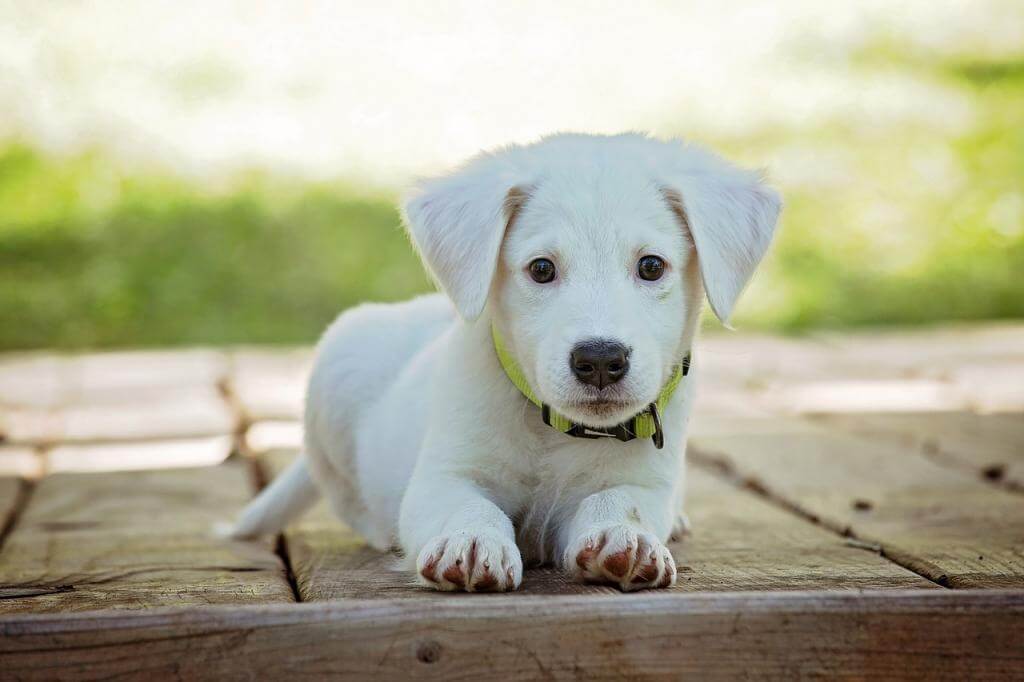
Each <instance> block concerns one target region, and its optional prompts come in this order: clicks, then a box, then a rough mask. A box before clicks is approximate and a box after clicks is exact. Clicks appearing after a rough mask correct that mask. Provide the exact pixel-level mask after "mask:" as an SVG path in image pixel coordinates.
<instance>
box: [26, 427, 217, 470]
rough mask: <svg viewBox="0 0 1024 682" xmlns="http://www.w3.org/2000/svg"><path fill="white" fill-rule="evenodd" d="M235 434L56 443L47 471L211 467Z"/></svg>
mask: <svg viewBox="0 0 1024 682" xmlns="http://www.w3.org/2000/svg"><path fill="white" fill-rule="evenodd" d="M233 446H234V437H233V436H230V435H224V436H212V437H207V438H176V439H174V440H150V441H141V442H115V443H90V444H69V445H58V446H56V447H53V448H50V449H48V450H47V452H46V461H47V470H48V471H49V473H54V474H56V473H85V472H95V471H132V470H143V469H172V468H178V467H195V466H213V465H215V464H220V463H221V462H223V461H224V460H225V459H227V457H228V455H229V454H230V453H231V449H232V447H233Z"/></svg>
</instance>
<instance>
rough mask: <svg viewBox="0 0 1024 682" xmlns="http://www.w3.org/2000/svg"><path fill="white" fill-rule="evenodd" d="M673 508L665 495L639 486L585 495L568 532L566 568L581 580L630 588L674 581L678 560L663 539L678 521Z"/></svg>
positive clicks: (643, 587) (669, 583) (640, 587)
mask: <svg viewBox="0 0 1024 682" xmlns="http://www.w3.org/2000/svg"><path fill="white" fill-rule="evenodd" d="M669 509H670V505H669V504H668V502H667V501H666V499H665V495H662V494H661V493H659V492H657V491H653V490H650V489H647V488H641V487H638V486H627V485H623V486H616V487H614V488H609V489H607V490H602V491H601V492H598V493H594V494H593V495H590V496H589V497H586V498H584V500H583V501H582V502H581V503H580V505H579V508H578V509H577V510H576V514H575V515H574V517H573V520H572V522H571V523H570V524H569V527H568V533H567V534H566V536H565V537H566V538H567V540H568V542H567V543H566V544H565V547H566V549H565V552H564V554H563V559H562V563H563V567H564V568H565V569H566V570H568V571H569V572H571V573H572V574H573V575H574V576H575V577H576V579H577V580H581V581H584V582H601V583H610V584H613V585H616V586H618V587H619V588H620V589H621V590H623V591H624V592H628V591H632V590H642V589H646V588H653V587H669V586H671V585H674V584H675V581H676V564H675V560H674V559H673V558H672V554H671V553H670V552H669V551H668V548H666V547H665V545H664V544H662V541H661V539H660V538H662V537H667V536H668V533H669V528H670V525H671V523H672V521H673V520H674V519H672V518H671V514H670V512H669Z"/></svg>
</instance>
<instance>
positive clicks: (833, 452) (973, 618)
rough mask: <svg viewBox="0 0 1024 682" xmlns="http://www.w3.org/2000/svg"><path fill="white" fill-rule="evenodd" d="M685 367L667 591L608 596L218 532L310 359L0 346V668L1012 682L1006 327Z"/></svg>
mask: <svg viewBox="0 0 1024 682" xmlns="http://www.w3.org/2000/svg"><path fill="white" fill-rule="evenodd" d="M697 357H698V360H697V361H698V362H700V363H701V364H702V377H701V381H702V386H701V388H700V392H699V399H698V409H697V413H696V415H695V417H694V423H693V428H692V432H691V433H692V436H691V440H690V451H689V469H688V475H689V479H688V480H689V484H688V485H689V499H688V512H689V514H690V517H691V520H692V521H693V524H694V532H693V533H692V535H691V536H689V537H687V538H685V539H684V540H683V541H682V542H680V543H676V544H674V545H673V546H672V550H673V552H674V554H675V558H676V560H677V564H678V566H679V575H680V581H679V584H678V586H677V587H675V588H674V589H672V590H670V591H661V592H648V593H642V594H628V595H623V594H619V593H618V592H616V591H614V590H611V589H608V588H602V587H594V586H583V585H577V584H574V583H571V582H567V581H566V580H565V579H564V578H563V576H561V575H560V574H559V573H558V572H556V571H553V570H531V571H527V573H526V576H525V580H524V583H523V587H522V589H521V590H520V592H518V593H513V594H507V595H448V594H437V593H433V592H430V591H427V590H424V589H422V588H419V587H417V586H415V585H413V584H412V583H411V581H410V579H409V576H408V575H407V574H405V573H403V572H401V571H398V570H397V569H396V568H395V566H394V559H393V557H390V556H384V555H381V554H379V553H377V552H374V551H372V550H370V549H368V548H367V547H365V546H364V545H363V544H362V542H361V541H360V539H359V538H358V537H356V536H355V535H353V534H352V533H351V532H350V531H348V530H347V529H345V528H344V527H343V526H341V525H340V524H339V523H338V522H337V521H335V520H333V519H332V518H331V517H330V515H329V514H328V513H327V511H326V510H325V509H324V508H323V506H322V505H321V506H320V507H318V508H317V509H316V510H315V512H314V513H312V514H310V515H309V516H308V517H307V518H306V519H304V520H303V521H302V522H301V523H299V524H298V525H296V526H295V527H294V528H292V529H290V530H289V531H288V532H287V533H286V534H285V535H284V536H283V537H281V538H279V539H278V540H277V541H276V542H270V541H268V542H266V543H229V542H224V541H221V540H219V539H216V538H215V537H213V535H212V534H211V532H210V529H211V527H212V526H213V525H214V524H215V523H217V522H220V521H224V520H227V519H230V518H232V517H233V516H234V515H235V514H236V513H237V512H238V511H239V510H240V509H241V508H242V506H243V505H244V504H245V502H246V500H247V499H249V498H250V497H251V496H252V495H253V494H254V493H255V492H256V490H258V488H259V487H260V486H261V485H263V484H265V482H266V481H267V480H269V479H270V478H271V477H272V476H273V475H274V473H275V472H276V471H278V470H280V468H281V467H282V466H284V465H285V464H286V463H287V461H288V460H289V459H290V458H291V457H293V456H294V454H295V451H296V446H297V443H298V441H299V438H300V435H301V431H300V428H299V426H298V422H297V419H298V417H299V412H300V405H301V395H302V388H303V381H304V377H305V373H306V371H307V367H308V363H309V360H310V354H309V351H307V350H294V351H270V350H261V349H253V350H245V349H240V350H232V351H184V352H138V353H112V354H101V355H88V356H68V357H60V356H52V355H22V356H7V357H0V438H2V441H0V524H2V531H0V633H2V636H0V679H57V678H62V679H84V678H89V679H94V678H107V677H127V678H134V677H147V678H156V679H162V678H165V677H178V678H182V679H196V678H216V679H234V678H253V677H263V678H269V679H276V678H280V677H282V676H284V675H307V676H316V677H320V676H326V675H328V674H349V675H351V676H353V677H369V676H373V677H376V678H398V677H408V676H417V677H437V678H444V679H479V678H481V677H484V676H488V675H490V676H495V675H500V676H503V677H520V678H586V679H590V678H594V677H622V676H632V677H667V678H678V677H681V676H684V675H686V674H688V673H691V674H695V675H700V676H702V677H706V676H715V675H717V676H759V677H760V676H766V677H779V678H792V677H799V676H812V675H813V676H818V675H821V676H826V675H827V676H850V677H858V678H863V677H868V676H871V675H879V676H883V677H905V678H909V677H913V678H920V677H921V676H923V675H929V676H932V677H944V678H957V679H962V678H964V677H979V678H989V677H1014V676H1016V677H1018V678H1020V677H1022V676H1024V326H1020V325H989V326H976V327H958V328H941V329H935V330H930V331H925V332H910V333H884V334H858V335H818V336H814V337H811V338H799V339H785V338H777V337H768V336H757V335H747V334H733V335H728V336H722V335H709V336H708V337H707V338H705V339H704V340H703V344H702V346H701V347H700V350H699V354H698V356H697ZM296 602H302V603H296Z"/></svg>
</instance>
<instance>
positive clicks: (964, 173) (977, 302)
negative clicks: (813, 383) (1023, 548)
mask: <svg viewBox="0 0 1024 682" xmlns="http://www.w3.org/2000/svg"><path fill="white" fill-rule="evenodd" d="M868 56H873V57H874V59H875V61H874V63H873V64H872V65H873V66H876V65H877V63H878V61H879V56H878V55H870V54H869V55H868ZM881 61H882V62H883V63H884V64H885V65H886V68H889V69H894V68H895V69H902V70H904V71H906V72H908V73H910V74H912V75H913V76H914V78H915V79H917V80H918V81H919V82H923V83H927V84H930V85H932V86H934V87H941V88H943V89H945V90H946V91H948V92H950V93H952V94H954V95H956V96H958V97H960V98H961V99H962V101H965V102H967V103H968V104H969V105H970V108H969V115H968V117H967V119H968V122H967V124H966V125H965V126H964V130H962V131H958V132H957V133H956V134H948V133H946V132H945V131H944V130H934V129H930V128H929V127H928V126H927V125H922V124H918V125H915V126H910V125H906V124H903V125H894V126H889V127H887V126H885V125H878V126H877V127H867V126H862V127H859V128H855V127H853V126H849V125H846V126H843V125H833V126H826V127H825V128H823V129H820V130H809V131H808V130H801V131H798V130H790V131H776V132H774V133H773V135H772V136H771V137H770V138H769V139H759V140H747V141H745V149H747V150H749V149H751V148H754V149H759V150H761V151H763V152H764V153H766V154H770V153H771V151H772V150H774V149H778V148H780V147H785V146H786V145H788V144H794V143H793V142H787V140H797V141H799V142H796V143H795V144H797V145H800V146H801V147H802V151H804V152H805V153H806V154H807V156H808V158H812V159H813V158H814V157H815V156H816V155H821V156H823V157H825V158H827V159H828V160H829V161H828V164H827V165H828V168H827V169H826V172H825V173H824V174H825V175H827V174H828V173H835V174H836V175H837V176H838V177H837V178H835V179H834V181H833V182H829V181H827V180H822V181H820V182H818V183H817V184H815V183H809V184H808V185H799V184H798V185H796V186H793V187H783V188H782V189H783V193H784V195H785V199H786V208H785V211H784V215H783V220H782V226H783V227H782V230H781V231H780V234H779V238H778V241H777V243H776V244H775V245H774V248H773V252H772V254H771V256H770V257H769V259H768V260H767V262H766V264H765V267H764V270H763V272H762V273H761V274H760V275H759V278H758V281H757V282H756V284H755V286H753V287H752V288H751V291H750V292H749V296H748V297H747V299H746V300H745V301H744V302H743V304H742V307H741V309H740V311H739V317H738V321H739V322H740V323H743V322H746V323H747V325H748V326H760V327H768V328H776V329H784V330H791V331H798V330H803V329H807V328H810V327H822V326H833V327H835V326H849V325H882V324H920V323H931V322H939V321H947V320H970V319H994V318H1021V317H1024V125H1022V122H1024V61H1022V60H1009V61H1004V62H979V61H970V62H957V63H952V64H944V63H937V64H936V63H927V62H924V61H919V60H911V59H900V58H897V57H893V56H892V55H884V59H881ZM734 146H737V147H740V146H743V145H735V144H734Z"/></svg>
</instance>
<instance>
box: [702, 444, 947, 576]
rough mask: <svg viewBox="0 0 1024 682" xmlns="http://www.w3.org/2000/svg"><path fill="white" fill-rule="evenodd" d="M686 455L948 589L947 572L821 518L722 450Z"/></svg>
mask: <svg viewBox="0 0 1024 682" xmlns="http://www.w3.org/2000/svg"><path fill="white" fill-rule="evenodd" d="M687 459H688V460H689V461H691V462H693V463H694V464H696V465H697V466H698V467H700V468H701V469H704V470H705V471H708V472H709V473H711V474H712V475H715V476H717V477H719V478H721V479H723V480H724V481H726V482H728V483H730V484H732V485H734V486H736V487H739V488H742V489H745V490H748V491H750V492H751V493H753V494H754V495H757V496H758V497H760V498H762V499H763V500H765V501H766V502H768V503H769V504H772V505H773V506H775V507H779V508H780V509H782V510H783V511H787V512H789V513H791V514H794V515H796V516H798V517H800V518H802V519H803V520H805V521H807V522H809V523H811V524H813V525H815V526H818V527H819V528H823V529H825V530H828V531H829V532H831V533H834V534H836V535H838V536H839V537H841V538H844V539H846V540H847V542H850V541H852V542H851V543H850V544H851V545H852V546H855V547H858V548H859V549H864V550H868V551H877V553H878V555H879V556H881V557H882V558H883V559H885V560H886V561H890V562H892V563H894V564H896V565H897V566H899V567H900V568H902V569H904V570H906V571H910V572H911V573H914V574H915V575H918V576H920V577H922V578H924V579H925V580H927V581H929V582H931V583H935V584H936V585H938V586H940V587H943V588H946V589H949V588H950V584H949V577H948V576H947V575H946V574H945V573H942V572H941V571H939V570H937V569H936V570H935V571H934V573H938V574H939V575H938V576H936V577H932V575H929V574H928V573H925V572H922V571H921V570H919V569H917V568H915V567H914V566H913V565H911V564H910V562H908V561H906V560H904V559H902V558H901V556H902V553H901V552H899V551H898V550H896V551H894V550H893V548H889V547H887V546H886V544H885V543H884V542H876V541H874V540H872V539H870V538H865V537H861V536H859V535H858V534H857V533H855V532H854V531H853V528H851V527H850V526H849V525H839V524H836V523H833V522H832V521H829V520H828V519H823V518H821V517H820V516H819V515H817V514H815V513H814V512H812V511H810V510H808V509H805V508H804V507H802V506H801V505H800V504H798V503H796V502H793V501H791V500H789V499H787V498H786V497H784V496H783V495H780V494H778V493H776V492H775V491H774V490H772V489H771V488H769V487H768V486H766V485H765V484H764V482H763V481H761V480H760V479H758V478H756V477H754V476H747V475H744V474H742V473H740V471H739V470H738V469H737V468H736V466H735V465H734V464H733V463H732V461H730V460H729V458H728V456H726V455H724V454H722V453H713V452H710V451H706V450H703V449H702V448H701V447H700V446H694V445H693V444H691V445H690V446H689V447H688V448H687ZM916 563H917V564H918V565H920V564H921V563H925V562H923V561H921V560H918V561H917V562H916Z"/></svg>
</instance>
